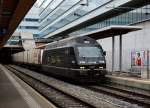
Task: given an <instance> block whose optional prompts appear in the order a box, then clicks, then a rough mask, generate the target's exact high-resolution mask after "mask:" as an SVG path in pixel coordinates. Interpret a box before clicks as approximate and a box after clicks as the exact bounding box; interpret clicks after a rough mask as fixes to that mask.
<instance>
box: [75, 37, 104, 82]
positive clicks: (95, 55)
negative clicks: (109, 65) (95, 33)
mask: <svg viewBox="0 0 150 108" xmlns="http://www.w3.org/2000/svg"><path fill="white" fill-rule="evenodd" d="M77 42H78V44H77V45H76V46H75V47H74V50H75V56H76V62H77V67H76V68H77V70H78V72H79V76H80V80H86V79H88V80H89V82H91V81H93V82H95V80H96V81H100V80H103V79H104V78H105V74H106V72H107V71H106V60H105V52H104V51H103V49H102V47H101V46H100V45H99V44H98V43H97V41H95V40H94V39H91V38H89V37H83V38H79V40H77ZM90 80H91V81H90Z"/></svg>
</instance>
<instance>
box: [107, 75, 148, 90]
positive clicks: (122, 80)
mask: <svg viewBox="0 0 150 108" xmlns="http://www.w3.org/2000/svg"><path fill="white" fill-rule="evenodd" d="M106 77H107V78H108V79H109V81H110V82H112V83H116V84H121V85H125V86H130V87H135V88H139V89H143V90H150V79H142V78H136V77H123V76H114V75H107V76H106Z"/></svg>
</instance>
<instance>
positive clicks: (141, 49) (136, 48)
mask: <svg viewBox="0 0 150 108" xmlns="http://www.w3.org/2000/svg"><path fill="white" fill-rule="evenodd" d="M130 2H131V3H130ZM138 2H141V5H140V3H138ZM138 2H137V4H136V2H135V1H134V0H128V1H122V2H121V1H119V0H118V1H117V0H116V1H113V0H74V1H70V0H65V1H64V0H39V1H38V2H37V3H35V5H34V6H33V7H32V9H31V10H30V12H29V13H28V14H27V15H26V17H25V18H24V19H23V21H22V22H21V23H20V25H19V26H18V28H17V30H16V32H32V33H33V36H34V37H38V38H48V39H51V40H53V39H54V40H55V39H57V40H58V39H61V38H64V37H69V36H79V35H80V36H84V35H85V34H87V33H90V32H93V31H96V30H102V29H104V28H107V27H109V26H111V25H118V26H139V27H142V30H139V31H135V32H131V33H128V34H125V35H123V36H122V49H123V50H122V71H125V72H129V71H131V70H132V71H134V70H135V72H137V71H139V70H141V69H140V68H141V67H142V68H147V65H148V66H149V56H148V55H149V49H150V44H149V38H150V37H149V26H150V21H149V19H150V5H149V2H148V1H145V3H143V2H142V1H138ZM121 3H122V5H120V6H119V4H121ZM123 3H124V4H123ZM142 3H143V4H142ZM125 4H127V5H125ZM117 5H118V7H117ZM136 5H137V6H136ZM103 9H104V10H108V13H107V11H106V12H104V14H103V13H102V12H103V11H104V10H103ZM96 10H99V13H95V14H97V15H98V14H101V15H99V16H100V17H99V19H98V20H97V19H96V20H95V21H94V20H92V21H91V22H88V23H85V24H84V23H83V22H84V20H86V19H88V18H89V19H88V20H90V17H91V16H90V15H89V16H88V14H91V15H93V16H94V15H95V14H93V13H94V11H96ZM105 14H106V15H105ZM85 22H86V21H85ZM80 23H81V24H82V26H81V27H80V26H79V27H77V26H76V25H77V24H78V25H80ZM73 26H75V27H76V28H75V27H74V28H73ZM69 27H70V28H71V27H72V28H71V29H68V30H67V28H69ZM60 31H64V32H63V33H62V34H61V33H59V32H60ZM65 31H66V32H65ZM118 32H119V31H118ZM57 33H58V34H57ZM112 37H113V36H112ZM112 37H109V38H104V39H98V40H97V41H98V42H99V43H100V44H101V45H102V47H103V49H104V50H105V51H106V52H107V54H106V59H107V69H108V70H109V71H112V59H111V58H112ZM114 37H115V60H114V62H115V63H114V70H113V71H119V57H118V56H119V36H114ZM138 56H140V59H141V61H140V62H141V63H140V64H137V63H136V58H138ZM139 65H140V66H139Z"/></svg>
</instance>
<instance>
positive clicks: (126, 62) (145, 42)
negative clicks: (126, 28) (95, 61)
mask: <svg viewBox="0 0 150 108" xmlns="http://www.w3.org/2000/svg"><path fill="white" fill-rule="evenodd" d="M135 25H137V26H142V27H143V29H142V30H140V31H135V32H131V33H128V34H125V35H123V39H122V43H123V52H122V55H123V57H122V59H123V61H122V68H123V70H124V71H127V70H128V69H130V68H131V51H134V50H135V51H136V50H150V21H145V22H141V23H138V24H135ZM98 42H99V43H100V44H101V45H102V47H103V49H104V50H105V51H106V52H107V55H106V60H107V69H108V70H110V71H111V63H112V58H111V57H112V51H111V50H112V38H105V39H101V40H98ZM118 49H119V36H116V37H115V64H114V65H115V70H116V71H118V70H119V51H118Z"/></svg>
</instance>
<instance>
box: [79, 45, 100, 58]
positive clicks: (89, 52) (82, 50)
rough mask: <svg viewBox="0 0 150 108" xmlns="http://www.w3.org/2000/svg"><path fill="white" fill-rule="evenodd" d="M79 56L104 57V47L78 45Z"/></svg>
mask: <svg viewBox="0 0 150 108" xmlns="http://www.w3.org/2000/svg"><path fill="white" fill-rule="evenodd" d="M78 51H79V57H102V56H103V55H102V49H100V48H98V47H78Z"/></svg>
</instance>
